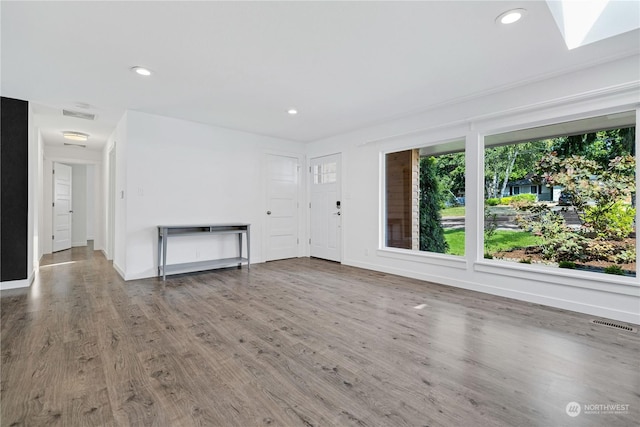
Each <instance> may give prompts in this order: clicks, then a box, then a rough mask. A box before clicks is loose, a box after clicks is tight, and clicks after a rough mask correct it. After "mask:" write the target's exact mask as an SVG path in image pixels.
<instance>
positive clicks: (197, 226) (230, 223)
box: [158, 222, 251, 228]
mask: <svg viewBox="0 0 640 427" xmlns="http://www.w3.org/2000/svg"><path fill="white" fill-rule="evenodd" d="M250 225H251V224H248V223H244V222H229V223H218V224H183V225H159V226H158V228H204V227H213V228H216V227H248V226H250Z"/></svg>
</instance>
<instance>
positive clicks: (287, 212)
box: [265, 154, 299, 261]
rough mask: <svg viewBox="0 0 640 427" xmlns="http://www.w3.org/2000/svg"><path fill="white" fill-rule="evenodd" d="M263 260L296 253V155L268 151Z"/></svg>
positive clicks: (294, 255) (271, 259)
mask: <svg viewBox="0 0 640 427" xmlns="http://www.w3.org/2000/svg"><path fill="white" fill-rule="evenodd" d="M266 162H267V168H266V169H267V211H266V212H265V214H266V221H267V224H266V233H267V247H266V257H265V261H273V260H276V259H284V258H294V257H297V256H298V173H299V172H298V169H299V166H298V158H297V157H289V156H279V155H273V154H267V156H266Z"/></svg>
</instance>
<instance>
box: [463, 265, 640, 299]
mask: <svg viewBox="0 0 640 427" xmlns="http://www.w3.org/2000/svg"><path fill="white" fill-rule="evenodd" d="M473 269H474V271H477V272H481V273H490V274H497V275H500V276H508V277H517V278H520V279H528V280H535V281H543V282H546V283H551V284H559V285H565V286H573V287H578V288H585V289H593V290H599V291H604V292H614V293H618V294H623V295H631V296H640V286H638V285H639V284H640V283H639V282H638V277H622V276H616V275H613V274H606V273H590V272H587V271H576V270H569V269H565V268H558V267H550V266H544V265H530V264H519V263H513V262H509V261H499V260H494V261H489V260H483V261H476V262H475V263H474V266H473Z"/></svg>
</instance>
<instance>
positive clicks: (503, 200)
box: [498, 196, 512, 205]
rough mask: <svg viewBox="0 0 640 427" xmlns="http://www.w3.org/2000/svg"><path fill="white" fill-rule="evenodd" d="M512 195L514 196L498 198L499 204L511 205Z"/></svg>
mask: <svg viewBox="0 0 640 427" xmlns="http://www.w3.org/2000/svg"><path fill="white" fill-rule="evenodd" d="M511 197H512V196H508V197H503V198H501V199H498V204H499V205H509V204H510V203H511Z"/></svg>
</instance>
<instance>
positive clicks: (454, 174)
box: [433, 153, 466, 204]
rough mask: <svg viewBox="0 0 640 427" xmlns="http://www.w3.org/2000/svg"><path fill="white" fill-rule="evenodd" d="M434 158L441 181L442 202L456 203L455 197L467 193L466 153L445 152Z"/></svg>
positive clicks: (439, 180)
mask: <svg viewBox="0 0 640 427" xmlns="http://www.w3.org/2000/svg"><path fill="white" fill-rule="evenodd" d="M433 158H434V160H435V163H434V166H435V168H436V174H437V177H438V182H439V183H440V184H439V188H440V194H441V196H440V198H441V202H445V201H449V202H451V203H452V204H455V203H454V202H455V197H457V196H460V195H464V194H465V167H466V166H465V160H464V153H452V154H444V155H441V156H437V157H433Z"/></svg>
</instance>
